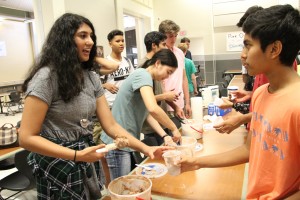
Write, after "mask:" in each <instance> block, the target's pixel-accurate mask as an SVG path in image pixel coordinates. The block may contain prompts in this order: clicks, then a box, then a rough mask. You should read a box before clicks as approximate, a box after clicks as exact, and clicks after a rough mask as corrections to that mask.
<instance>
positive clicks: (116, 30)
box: [107, 29, 124, 42]
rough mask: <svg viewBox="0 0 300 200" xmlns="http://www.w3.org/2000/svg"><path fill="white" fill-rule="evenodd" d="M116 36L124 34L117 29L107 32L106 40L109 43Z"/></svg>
mask: <svg viewBox="0 0 300 200" xmlns="http://www.w3.org/2000/svg"><path fill="white" fill-rule="evenodd" d="M116 35H121V36H123V35H124V33H123V31H120V30H118V29H115V30H112V31H111V32H109V34H108V35H107V40H108V41H109V42H110V41H111V40H112V39H113V38H114V37H115V36H116Z"/></svg>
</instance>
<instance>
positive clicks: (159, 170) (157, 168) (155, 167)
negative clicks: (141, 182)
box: [135, 163, 168, 178]
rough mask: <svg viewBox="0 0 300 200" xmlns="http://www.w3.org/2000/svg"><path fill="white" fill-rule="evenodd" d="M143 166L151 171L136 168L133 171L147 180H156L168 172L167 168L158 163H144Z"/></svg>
mask: <svg viewBox="0 0 300 200" xmlns="http://www.w3.org/2000/svg"><path fill="white" fill-rule="evenodd" d="M143 166H147V167H150V168H152V170H146V169H144V168H141V167H137V168H136V170H135V171H136V174H137V175H142V176H145V177H147V178H158V177H161V176H164V175H165V174H166V173H167V172H168V169H167V167H166V166H165V165H163V164H160V163H146V164H143Z"/></svg>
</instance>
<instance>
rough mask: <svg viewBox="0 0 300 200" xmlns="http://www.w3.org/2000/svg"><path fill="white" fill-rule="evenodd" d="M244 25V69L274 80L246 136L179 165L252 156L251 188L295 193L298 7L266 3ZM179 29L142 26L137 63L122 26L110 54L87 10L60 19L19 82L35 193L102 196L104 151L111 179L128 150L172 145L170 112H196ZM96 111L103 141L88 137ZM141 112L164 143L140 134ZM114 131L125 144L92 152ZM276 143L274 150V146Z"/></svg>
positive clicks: (252, 194) (112, 36) (263, 90)
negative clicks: (101, 54) (101, 48)
mask: <svg viewBox="0 0 300 200" xmlns="http://www.w3.org/2000/svg"><path fill="white" fill-rule="evenodd" d="M275 22H276V23H277V24H274V23H275ZM242 27H243V31H244V32H245V39H244V45H245V47H244V50H243V54H244V58H245V61H246V62H245V63H246V68H247V70H248V72H249V74H250V75H256V74H261V73H263V74H265V75H266V76H267V77H268V79H269V82H270V84H267V85H264V86H261V87H260V88H259V89H258V90H257V92H255V93H254V95H253V97H252V102H253V103H252V108H253V109H252V110H253V115H252V121H253V123H251V127H250V132H249V135H248V140H247V143H246V144H245V145H244V146H241V147H239V148H237V149H235V150H232V151H230V152H227V153H223V154H220V155H214V156H206V157H200V158H196V157H195V158H187V157H183V158H182V160H181V161H180V163H179V165H181V169H182V172H185V171H189V170H197V169H200V168H204V167H224V166H229V165H234V164H239V163H243V162H247V161H249V163H250V171H249V173H250V176H249V187H248V197H247V198H249V199H259V198H262V199H263V198H266V199H268V198H274V199H276V198H286V197H289V196H290V197H291V198H293V197H294V198H295V199H297V197H299V195H300V194H299V193H300V192H299V189H300V174H299V168H300V160H299V159H300V157H299V152H300V140H299V137H300V133H299V125H298V122H299V121H300V118H299V116H300V115H299V112H300V107H299V104H297V102H296V101H293V100H294V99H299V98H300V93H299V92H297V91H299V90H298V89H299V87H300V78H299V77H298V75H297V74H296V75H295V73H294V71H293V70H291V69H290V68H291V66H292V63H293V60H294V59H295V57H296V55H297V53H298V51H299V49H300V44H298V43H295V42H294V41H299V40H300V30H299V27H300V15H299V11H298V10H295V9H294V8H292V7H291V6H289V5H286V6H273V7H270V8H268V9H262V10H261V11H258V12H256V13H255V14H250V15H249V16H248V17H247V19H246V20H245V22H244V23H243V26H242ZM179 30H180V28H179V26H178V25H177V24H176V23H175V22H173V21H172V20H164V21H162V22H161V23H160V25H159V28H158V31H156V32H151V33H148V34H147V35H146V36H145V45H146V49H147V55H146V56H145V59H144V61H145V62H144V63H143V64H141V67H140V68H138V69H136V70H133V68H132V64H131V62H130V61H129V60H127V59H126V58H125V57H122V56H121V53H122V51H123V49H124V38H123V33H122V31H119V30H114V31H112V32H110V33H109V34H108V37H107V39H108V42H109V44H110V46H111V48H112V52H111V54H110V55H109V56H108V59H104V58H97V57H96V53H97V52H96V46H97V45H96V34H95V30H94V27H93V24H92V23H91V22H90V21H89V20H88V19H87V18H85V17H83V16H80V15H77V14H71V13H66V14H64V15H62V16H61V17H60V18H58V19H57V20H56V22H55V23H54V25H53V27H52V28H51V30H50V32H49V34H48V37H47V39H46V40H45V43H44V45H43V48H42V51H41V53H40V56H39V58H38V59H37V61H36V63H35V64H34V66H33V67H32V69H31V70H30V72H29V74H28V76H27V78H26V79H25V82H24V84H23V87H22V89H23V91H24V92H25V97H26V98H25V106H24V112H23V116H22V123H21V128H20V130H19V142H20V145H21V146H22V147H24V148H26V149H28V150H29V151H31V152H32V153H31V154H30V156H29V158H28V162H29V164H30V165H31V166H32V168H33V172H34V175H35V177H36V181H37V196H38V199H98V198H100V196H101V192H100V190H101V187H102V185H101V184H102V183H101V180H100V177H101V176H100V174H101V172H100V171H101V163H100V162H99V160H100V159H101V160H102V159H103V158H106V162H107V164H108V167H109V173H110V177H111V178H112V179H115V178H117V177H119V176H122V175H126V174H128V173H129V172H130V170H131V166H130V164H131V152H132V151H134V150H135V151H139V152H142V153H143V154H145V155H147V156H149V157H150V158H154V157H157V156H161V155H162V153H163V152H164V151H165V150H168V149H172V148H173V147H172V146H173V145H176V144H175V143H176V142H178V141H179V140H180V137H181V135H180V133H179V131H178V127H177V126H176V125H175V124H174V122H173V121H172V120H171V118H172V117H174V116H175V115H176V116H179V117H181V118H184V117H187V118H189V117H190V116H191V114H192V111H191V106H190V92H189V87H188V79H187V76H186V72H185V66H186V64H185V63H186V61H185V55H187V54H188V53H187V51H185V52H183V51H182V50H181V49H179V48H178V47H176V46H175V43H176V39H177V35H178V32H179ZM184 53H185V54H184ZM188 62H189V61H188ZM97 63H98V64H99V63H100V64H101V68H100V73H101V74H102V75H104V76H106V77H104V80H105V81H104V82H103V84H102V83H101V80H100V77H99V75H98V74H97V73H96V72H95V71H97V70H98V71H99V69H98V64H97ZM98 71H97V72H98ZM118 84H120V85H118ZM194 93H195V92H194ZM291 94H293V95H291ZM164 102H165V103H166V104H167V105H166V104H165V107H164V104H163V103H164ZM285 102H288V104H286V103H285ZM278 105H280V106H278ZM269 106H271V108H272V109H269ZM278 107H280V109H277V108H278ZM164 108H165V110H164ZM277 112H278V113H282V115H284V118H285V119H287V120H288V123H286V122H285V121H283V120H281V118H280V119H279V118H278V117H277V116H278V113H277ZM94 116H96V117H97V120H98V121H99V124H100V125H101V128H102V129H103V131H102V133H101V136H100V137H101V141H102V142H103V144H96V143H95V141H94V140H93V128H91V127H92V124H93V117H94ZM145 121H147V123H148V124H149V125H150V126H151V128H152V131H153V132H152V134H157V135H159V138H160V139H161V140H162V141H163V142H165V144H168V145H169V146H147V145H145V144H144V143H142V142H141V141H140V140H139V139H140V138H139V137H140V133H141V130H142V129H143V124H144V122H145ZM161 125H162V126H161ZM167 130H169V131H167ZM154 132H155V133H154ZM170 133H171V134H170ZM117 137H125V138H127V139H128V141H129V144H128V147H126V148H124V149H116V150H112V151H109V152H104V153H97V152H96V150H97V149H99V148H104V147H105V145H106V144H110V143H112V142H113V140H114V139H115V138H117ZM162 141H161V142H162ZM272 144H273V145H272ZM274 145H276V147H277V150H278V149H279V150H280V151H276V152H275V150H276V149H275V148H273V147H274ZM265 160H267V162H265ZM266 172H268V173H266ZM261 178H263V181H260V180H261Z"/></svg>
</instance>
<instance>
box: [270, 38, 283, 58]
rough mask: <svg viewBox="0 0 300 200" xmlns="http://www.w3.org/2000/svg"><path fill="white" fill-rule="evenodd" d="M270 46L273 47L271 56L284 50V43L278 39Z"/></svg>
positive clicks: (275, 55) (277, 54)
mask: <svg viewBox="0 0 300 200" xmlns="http://www.w3.org/2000/svg"><path fill="white" fill-rule="evenodd" d="M270 48H271V50H270V53H271V56H272V57H273V58H274V57H277V56H279V54H280V53H281V51H282V43H281V41H279V40H276V41H275V42H273V43H272V44H271V46H270Z"/></svg>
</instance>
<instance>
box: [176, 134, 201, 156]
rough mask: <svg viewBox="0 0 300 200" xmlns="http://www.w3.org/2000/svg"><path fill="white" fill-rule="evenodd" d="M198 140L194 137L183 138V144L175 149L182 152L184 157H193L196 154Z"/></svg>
mask: <svg viewBox="0 0 300 200" xmlns="http://www.w3.org/2000/svg"><path fill="white" fill-rule="evenodd" d="M196 144H197V140H196V139H195V138H194V137H190V136H182V137H181V144H180V145H177V146H176V147H175V149H176V150H178V151H181V154H182V155H184V156H190V157H193V156H194V154H195V148H196Z"/></svg>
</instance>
